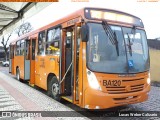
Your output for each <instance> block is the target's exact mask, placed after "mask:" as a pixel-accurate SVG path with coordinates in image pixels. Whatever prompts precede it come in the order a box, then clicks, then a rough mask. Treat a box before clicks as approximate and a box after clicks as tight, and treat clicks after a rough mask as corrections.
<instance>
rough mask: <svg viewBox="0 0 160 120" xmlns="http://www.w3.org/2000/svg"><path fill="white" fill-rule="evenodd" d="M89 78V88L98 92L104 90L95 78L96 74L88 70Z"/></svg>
mask: <svg viewBox="0 0 160 120" xmlns="http://www.w3.org/2000/svg"><path fill="white" fill-rule="evenodd" d="M87 78H88V83H89V86H90V87H91V88H93V89H96V90H100V91H101V90H102V89H101V87H100V85H99V83H98V81H97V78H96V76H95V74H94V73H92V72H91V71H89V70H88V69H87Z"/></svg>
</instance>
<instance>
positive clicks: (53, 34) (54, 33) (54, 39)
mask: <svg viewBox="0 0 160 120" xmlns="http://www.w3.org/2000/svg"><path fill="white" fill-rule="evenodd" d="M60 34H61V29H60V28H59V27H58V28H50V29H49V30H48V31H47V41H46V54H59V41H60Z"/></svg>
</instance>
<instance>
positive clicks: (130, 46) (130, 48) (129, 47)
mask: <svg viewBox="0 0 160 120" xmlns="http://www.w3.org/2000/svg"><path fill="white" fill-rule="evenodd" d="M127 36H128V45H127V46H128V49H129V54H130V56H132V43H131V39H130V37H129V34H128V33H127Z"/></svg>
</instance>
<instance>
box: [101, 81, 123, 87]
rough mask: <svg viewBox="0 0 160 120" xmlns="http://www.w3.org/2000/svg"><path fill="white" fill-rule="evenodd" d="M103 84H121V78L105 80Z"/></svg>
mask: <svg viewBox="0 0 160 120" xmlns="http://www.w3.org/2000/svg"><path fill="white" fill-rule="evenodd" d="M103 86H106V87H107V86H112V87H116V86H121V80H103Z"/></svg>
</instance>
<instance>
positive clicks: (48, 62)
mask: <svg viewBox="0 0 160 120" xmlns="http://www.w3.org/2000/svg"><path fill="white" fill-rule="evenodd" d="M37 58H38V60H37V61H36V85H37V86H39V87H41V88H43V89H45V90H47V77H48V75H49V74H50V73H53V74H55V75H56V77H57V76H58V75H59V74H58V73H59V63H58V62H57V56H45V57H44V56H38V57H37Z"/></svg>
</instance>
